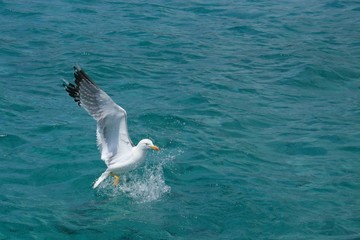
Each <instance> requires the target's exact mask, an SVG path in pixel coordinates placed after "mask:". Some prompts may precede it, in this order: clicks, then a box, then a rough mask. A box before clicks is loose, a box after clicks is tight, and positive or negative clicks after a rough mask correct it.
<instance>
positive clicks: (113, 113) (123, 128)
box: [65, 66, 134, 165]
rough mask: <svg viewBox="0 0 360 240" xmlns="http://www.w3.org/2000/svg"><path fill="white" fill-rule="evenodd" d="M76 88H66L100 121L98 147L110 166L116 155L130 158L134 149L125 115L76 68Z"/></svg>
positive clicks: (70, 86) (69, 85) (69, 86)
mask: <svg viewBox="0 0 360 240" xmlns="http://www.w3.org/2000/svg"><path fill="white" fill-rule="evenodd" d="M74 69H75V72H74V76H75V83H76V85H73V84H69V83H67V84H66V85H65V87H66V90H67V91H68V92H69V95H70V96H72V97H73V98H74V100H75V101H76V102H78V104H79V105H80V106H82V107H83V108H84V109H85V110H86V111H87V112H88V113H89V114H90V115H91V116H92V117H93V118H94V119H95V120H96V121H97V129H96V136H97V143H98V147H99V150H100V152H101V159H102V160H104V161H105V163H106V164H107V165H109V164H110V162H111V160H112V158H113V157H114V156H116V155H119V154H120V155H126V154H128V153H129V152H130V151H131V149H132V147H133V146H134V145H133V143H132V142H131V139H130V137H129V133H128V128H127V117H126V111H125V110H124V109H123V108H121V107H120V106H119V105H117V104H116V103H115V102H114V101H113V100H112V99H111V98H110V97H109V95H107V94H106V93H105V92H104V91H103V90H101V89H100V88H99V87H98V86H97V85H96V84H95V82H94V81H93V80H91V79H90V78H89V76H88V75H87V74H86V73H85V72H84V71H83V70H81V68H80V67H78V66H77V67H74Z"/></svg>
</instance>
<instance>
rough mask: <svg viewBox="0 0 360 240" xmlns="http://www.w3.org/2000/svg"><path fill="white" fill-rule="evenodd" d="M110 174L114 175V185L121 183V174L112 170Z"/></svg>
mask: <svg viewBox="0 0 360 240" xmlns="http://www.w3.org/2000/svg"><path fill="white" fill-rule="evenodd" d="M110 175H111V176H112V177H114V187H116V186H117V185H119V183H120V176H118V175H116V174H115V173H113V172H111V173H110Z"/></svg>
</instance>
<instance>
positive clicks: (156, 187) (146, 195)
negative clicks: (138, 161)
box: [98, 154, 175, 203]
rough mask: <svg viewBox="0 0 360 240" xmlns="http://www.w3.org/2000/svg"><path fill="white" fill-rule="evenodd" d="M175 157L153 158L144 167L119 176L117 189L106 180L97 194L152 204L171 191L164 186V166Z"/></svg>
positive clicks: (111, 180)
mask: <svg viewBox="0 0 360 240" xmlns="http://www.w3.org/2000/svg"><path fill="white" fill-rule="evenodd" d="M174 158H175V155H167V156H161V154H160V155H159V156H158V157H153V158H152V159H153V160H152V161H150V162H148V163H147V164H146V165H145V166H144V167H140V168H139V169H137V170H134V171H131V172H129V173H127V174H126V175H122V176H121V182H120V184H119V185H118V186H117V187H114V186H113V179H112V178H110V177H109V178H108V179H106V180H105V181H104V182H103V183H102V184H101V185H100V186H99V189H98V193H100V194H101V195H105V196H107V197H119V196H122V197H127V198H130V199H132V200H134V201H136V202H138V203H145V202H153V201H156V200H159V199H160V198H161V197H162V196H164V195H165V194H167V193H169V192H170V191H171V187H170V186H168V185H166V182H165V177H164V170H163V168H164V166H165V165H167V164H169V163H171V162H172V160H173V159H174Z"/></svg>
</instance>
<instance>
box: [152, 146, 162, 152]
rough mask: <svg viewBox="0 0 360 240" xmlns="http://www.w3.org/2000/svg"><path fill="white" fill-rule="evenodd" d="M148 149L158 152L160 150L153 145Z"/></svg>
mask: <svg viewBox="0 0 360 240" xmlns="http://www.w3.org/2000/svg"><path fill="white" fill-rule="evenodd" d="M150 148H151V149H153V150H156V151H160V148H159V147H158V146H155V145H152V146H151V147H150Z"/></svg>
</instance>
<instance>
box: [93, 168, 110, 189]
mask: <svg viewBox="0 0 360 240" xmlns="http://www.w3.org/2000/svg"><path fill="white" fill-rule="evenodd" d="M109 174H110V171H108V170H106V171H105V172H103V174H101V176H100V177H99V178H98V179H97V180H96V182H95V183H94V185H93V188H97V186H99V184H100V183H101V182H102V181H104V180H105V179H106V178H107V177H108V176H109Z"/></svg>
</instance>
